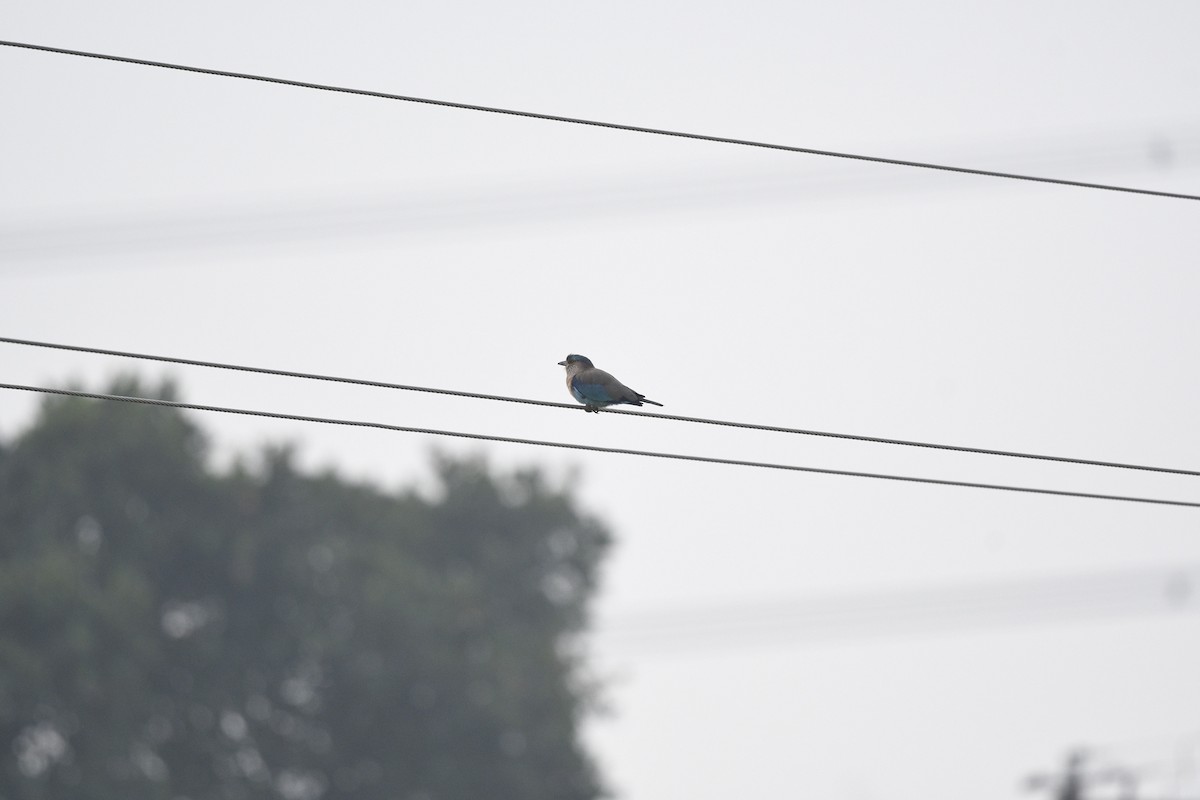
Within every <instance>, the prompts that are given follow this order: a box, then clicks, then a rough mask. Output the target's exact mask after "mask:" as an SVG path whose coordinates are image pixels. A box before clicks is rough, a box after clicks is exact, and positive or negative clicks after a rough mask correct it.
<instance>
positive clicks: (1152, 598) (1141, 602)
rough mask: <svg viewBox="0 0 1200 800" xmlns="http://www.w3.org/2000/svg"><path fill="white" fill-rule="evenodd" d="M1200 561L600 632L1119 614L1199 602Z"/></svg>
mask: <svg viewBox="0 0 1200 800" xmlns="http://www.w3.org/2000/svg"><path fill="white" fill-rule="evenodd" d="M1198 585H1200V566H1197V565H1194V564H1187V565H1178V566H1174V567H1163V568H1153V569H1144V568H1143V569H1137V570H1123V571H1111V572H1104V573H1093V574H1083V575H1066V576H1057V577H1050V578H1031V579H1022V580H1018V581H1006V582H994V583H986V584H978V583H971V584H960V585H950V586H940V587H928V588H926V587H921V588H915V589H899V590H887V591H871V592H863V593H856V594H849V593H844V594H827V595H812V596H808V597H796V598H787V599H784V598H779V599H775V600H771V601H766V602H759V603H754V604H751V603H743V604H739V605H733V604H725V605H722V606H692V607H686V608H676V609H660V610H658V611H654V610H648V609H642V610H639V611H638V612H637V613H636V614H632V613H631V614H629V615H627V616H622V615H618V616H613V617H610V618H607V619H601V620H599V621H598V632H599V634H600V637H601V641H603V642H605V643H606V644H611V645H614V646H615V647H617V648H618V649H621V650H624V649H626V648H627V647H632V648H635V649H638V650H641V649H643V648H649V649H653V650H658V649H661V648H664V647H666V648H670V649H674V648H675V647H677V646H692V647H695V646H712V645H715V644H718V643H719V644H748V643H761V642H779V641H789V642H791V641H808V640H819V641H826V640H844V639H858V638H863V637H871V636H876V635H889V634H914V633H921V632H931V631H937V632H943V631H948V630H960V629H970V630H975V629H978V628H981V627H986V626H994V625H1007V624H1024V623H1040V622H1055V621H1061V620H1066V619H1079V618H1095V617H1101V616H1109V615H1113V614H1124V613H1139V612H1150V611H1153V612H1159V611H1174V612H1183V611H1195V610H1196V609H1197V605H1196V603H1195V600H1194V590H1195V588H1196V586H1198Z"/></svg>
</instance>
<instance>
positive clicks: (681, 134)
mask: <svg viewBox="0 0 1200 800" xmlns="http://www.w3.org/2000/svg"><path fill="white" fill-rule="evenodd" d="M0 45H4V46H6V47H19V48H24V49H26V50H39V51H42V52H46V53H57V54H61V55H69V56H80V57H83V58H98V59H102V60H105V61H118V62H121V63H124V64H137V65H140V66H145V67H159V68H162V69H175V70H180V71H182V72H194V73H198V74H201V75H216V76H219V77H223V78H241V79H243V80H251V81H262V82H264V83H277V84H282V85H284V86H295V87H298V88H301V89H319V90H321V91H326V92H341V93H344V94H355V95H362V96H365V97H378V98H382V99H385V100H402V101H404V102H406V103H422V104H424V105H431V106H442V107H444V108H457V109H462V110H465V111H485V112H487V113H490V114H508V115H510V116H515V117H526V118H529V119H540V120H547V121H549V122H566V123H571V124H573V125H591V126H594V127H598V128H608V129H611V130H619V131H630V132H633V133H650V134H655V135H657V136H675V137H677V138H681V139H694V140H698V141H704V142H717V143H720V144H736V145H742V146H745V147H760V148H764V149H767V150H782V151H785V152H789V153H803V154H806V155H813V156H824V157H827V158H844V159H850V160H854V161H867V162H870V163H874V164H890V165H892V166H899V167H915V168H918V169H934V170H941V171H943V172H957V173H960V174H964V175H981V176H984V177H988V178H1007V179H1009V180H1018V181H1032V182H1035V183H1047V184H1055V185H1058V186H1074V187H1079V188H1083V189H1101V190H1104V191H1110V192H1125V193H1129V194H1141V195H1151V196H1154V197H1170V198H1174V199H1177V200H1200V195H1194V194H1183V193H1179V192H1162V191H1157V190H1154V189H1140V188H1136V187H1129V186H1114V185H1112V184H1106V183H1089V182H1086V181H1071V180H1066V179H1063V178H1046V177H1041V176H1037V175H1023V174H1018V173H1014V172H996V171H994V170H986V169H972V168H968V167H954V166H948V165H945V164H931V163H927V162H924V161H907V160H904V159H898V158H883V157H881V156H867V155H859V154H855V153H842V152H838V151H834V150H817V149H815V148H811V147H796V146H793V145H785V144H772V143H770V142H760V141H754V140H751V139H734V138H731V137H727V136H711V135H709V134H703V133H688V132H686V131H673V130H666V129H663V128H648V127H644V126H642V125H625V124H621V123H617V122H604V121H601V120H592V119H581V118H578V117H564V116H560V115H558V114H542V113H539V112H536V111H519V110H515V109H510V108H496V107H494V106H481V105H476V104H474V103H457V102H453V101H450V100H434V99H430V98H426V97H411V96H408V95H401V94H392V93H390V92H377V91H372V90H370V89H353V88H350V87H346V86H331V85H328V84H323V83H310V82H309V81H297V80H291V79H288V78H274V77H270V76H266V75H254V74H251V73H246V72H231V71H228V70H220V69H209V68H207V67H192V66H187V65H184V64H172V63H169V62H165V61H150V60H147V59H143V58H130V57H128V56H114V55H108V54H104V53H92V52H88V51H85V50H68V49H65V48H61V47H49V46H47V45H40V44H28V43H25V42H9V41H0Z"/></svg>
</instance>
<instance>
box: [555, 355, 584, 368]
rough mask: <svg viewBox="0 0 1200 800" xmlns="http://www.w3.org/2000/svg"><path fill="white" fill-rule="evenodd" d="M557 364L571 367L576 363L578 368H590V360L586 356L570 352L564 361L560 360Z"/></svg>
mask: <svg viewBox="0 0 1200 800" xmlns="http://www.w3.org/2000/svg"><path fill="white" fill-rule="evenodd" d="M558 365H559V366H560V367H571V366H573V365H578V366H579V368H580V369H591V366H592V360H591V359H590V358H588V357H587V356H581V355H578V354H576V353H571V355H569V356H567V359H566V361H560V362H558Z"/></svg>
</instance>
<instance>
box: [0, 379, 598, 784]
mask: <svg viewBox="0 0 1200 800" xmlns="http://www.w3.org/2000/svg"><path fill="white" fill-rule="evenodd" d="M111 391H112V392H113V393H116V394H138V393H142V392H143V388H142V387H141V386H140V385H139V384H138V382H137V381H136V380H135V379H124V380H122V381H120V382H118V384H117V385H115V386H113V388H112V390H111ZM156 394H157V395H158V396H162V397H171V396H173V394H174V391H173V388H172V387H171V386H170V385H166V384H164V385H163V386H162V387H160V388H159V389H157V391H156ZM262 461H263V466H262V467H261V468H259V469H250V468H248V467H246V466H244V465H236V466H234V467H233V468H231V469H230V470H229V471H228V472H226V473H218V472H217V471H215V470H214V469H213V468H211V467H210V466H209V464H208V461H207V460H206V440H205V437H204V435H203V434H202V433H201V431H200V430H199V429H198V428H197V427H196V426H195V425H194V424H193V423H192V422H191V421H190V420H189V419H187V418H186V417H184V416H183V415H182V414H181V413H179V412H178V411H175V410H171V409H163V408H146V407H141V406H126V405H122V404H117V403H98V402H95V401H88V400H80V399H76V398H53V399H49V400H47V401H46V402H45V403H44V405H43V407H42V409H41V413H40V416H39V418H38V419H37V421H36V422H35V424H34V425H33V426H32V427H31V428H30V429H29V430H27V431H25V432H24V433H23V434H21V435H20V436H19V437H17V438H16V440H15V441H13V442H12V443H10V445H8V446H6V447H4V448H2V449H0V743H3V744H4V745H5V746H6V747H7V752H9V753H11V754H12V755H11V756H10V757H6V758H4V759H3V761H0V764H3V768H2V769H0V797H3V798H12V799H13V800H16V799H17V798H22V799H24V798H29V799H30V800H33V799H35V798H60V797H68V796H69V797H73V798H80V799H81V800H91V799H93V798H94V799H95V800H137V799H138V798H180V797H186V798H192V800H200V799H201V798H218V797H220V798H268V797H271V798H275V797H282V798H286V799H287V800H315V799H316V798H319V797H322V796H330V797H338V798H343V797H344V798H363V799H364V800H367V799H370V798H381V799H382V798H388V800H393V799H400V800H403V799H404V798H409V799H410V800H455V799H457V798H462V799H463V800H465V799H466V798H472V799H474V798H484V797H486V798H490V799H492V800H504V799H505V798H514V800H515V798H522V800H528V799H529V798H534V799H536V798H555V799H556V800H572V799H573V798H579V799H580V800H583V799H584V798H593V797H596V796H597V795H599V794H600V793H601V790H600V784H599V779H598V776H597V775H596V773H595V770H594V768H593V766H592V764H591V762H590V761H589V760H588V758H587V757H586V754H585V753H584V752H583V751H582V748H581V746H580V744H579V738H578V725H579V722H580V718H581V715H582V714H583V713H584V712H585V710H586V708H587V705H588V702H589V696H590V688H589V687H588V686H587V685H585V682H584V680H583V675H582V665H581V664H580V663H579V658H578V655H577V649H575V648H573V647H572V643H573V642H575V641H576V637H577V635H578V634H579V633H580V632H581V630H582V628H583V626H584V624H585V622H586V610H587V601H588V599H589V597H590V596H591V594H592V593H593V591H594V590H595V588H596V579H597V570H598V566H599V563H600V561H601V558H602V556H603V554H604V553H605V550H606V548H607V546H608V544H609V534H608V532H607V531H606V530H605V528H604V527H603V526H602V525H601V524H600V523H598V522H597V521H596V520H595V519H593V518H592V517H590V516H588V515H587V514H585V513H583V512H581V511H580V510H579V508H578V507H577V503H576V501H575V499H574V498H573V496H572V492H571V487H570V485H567V486H561V487H557V486H552V485H551V484H550V483H549V482H548V481H547V479H546V478H545V477H544V476H543V475H542V474H541V473H540V472H539V471H538V470H536V469H528V470H524V471H519V472H517V473H515V474H511V475H494V474H492V472H491V471H490V470H489V469H488V467H487V466H486V464H485V463H484V462H482V461H480V460H466V461H456V460H452V459H449V458H437V459H435V469H436V474H437V477H438V480H439V486H440V489H439V492H438V493H437V497H436V499H428V498H426V497H423V496H421V495H419V494H417V493H416V492H415V491H407V492H402V493H398V494H389V493H385V492H382V491H380V490H378V489H376V488H373V487H371V486H367V485H355V484H352V483H348V482H347V481H345V480H343V479H341V478H340V477H339V476H338V475H336V474H334V473H327V474H322V475H306V474H303V473H301V472H300V471H298V470H297V468H296V467H295V466H294V463H293V459H292V454H291V451H290V450H288V449H287V448H276V449H274V450H270V451H267V452H266V453H264V454H263V456H262Z"/></svg>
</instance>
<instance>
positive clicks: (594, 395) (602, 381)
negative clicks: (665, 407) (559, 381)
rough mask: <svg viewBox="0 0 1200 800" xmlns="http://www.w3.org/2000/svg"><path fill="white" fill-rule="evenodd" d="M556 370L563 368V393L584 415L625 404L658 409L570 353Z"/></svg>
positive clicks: (656, 404)
mask: <svg viewBox="0 0 1200 800" xmlns="http://www.w3.org/2000/svg"><path fill="white" fill-rule="evenodd" d="M558 365H559V366H560V367H566V368H567V389H569V390H570V392H571V396H572V397H574V398H575V399H576V400H578V401H579V402H581V403H583V404H584V406H586V407H587V410H588V411H599V410H600V409H602V408H604V407H605V406H615V405H620V404H621V403H628V404H629V405H631V406H640V405H641V404H642V403H649V404H650V405H652V406H660V407H661V406H662V403H656V402H654V401H653V400H647V399H646V395H644V394H638V393H637V392H635V391H634V390H633V389H630V388H629V387H628V386H626V385H625V384H623V383H621V382H620V381H619V380H617V379H616V378H614V377H613V376H612V375H609V374H608V373H607V372H605V371H604V370H602V369H596V368H595V367H593V366H592V361H591V359H590V358H588V357H587V356H580V355H576V354H575V353H572V354H571V355H569V356H567V360H566V361H560V362H558Z"/></svg>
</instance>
